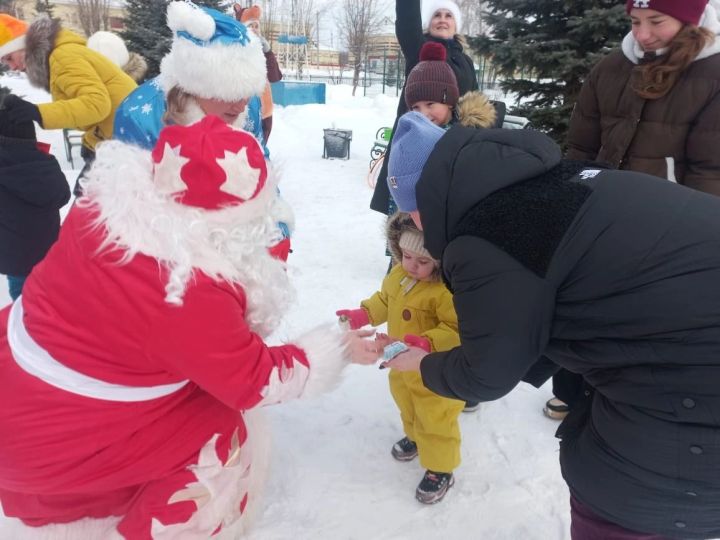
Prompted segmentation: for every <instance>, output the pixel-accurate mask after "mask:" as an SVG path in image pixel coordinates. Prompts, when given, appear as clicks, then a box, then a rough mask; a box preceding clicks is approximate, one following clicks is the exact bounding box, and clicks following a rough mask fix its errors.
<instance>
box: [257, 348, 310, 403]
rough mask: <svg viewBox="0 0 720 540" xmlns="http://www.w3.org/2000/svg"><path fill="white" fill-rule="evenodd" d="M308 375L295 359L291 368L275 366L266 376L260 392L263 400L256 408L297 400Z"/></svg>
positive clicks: (305, 367) (302, 365)
mask: <svg viewBox="0 0 720 540" xmlns="http://www.w3.org/2000/svg"><path fill="white" fill-rule="evenodd" d="M308 373H309V369H308V367H307V366H306V365H305V364H303V363H302V362H300V361H299V359H297V358H293V366H292V367H291V368H287V367H285V365H284V364H283V365H282V366H280V367H278V366H275V367H274V368H273V369H272V371H271V372H270V375H269V376H268V382H267V384H266V385H265V387H264V388H263V389H262V391H261V392H260V394H261V395H262V396H263V399H262V401H260V403H258V404H257V405H256V407H264V406H265V405H275V404H276V403H283V402H285V401H290V400H292V399H297V398H298V397H300V394H301V393H302V390H303V388H304V387H305V382H306V381H307V378H308Z"/></svg>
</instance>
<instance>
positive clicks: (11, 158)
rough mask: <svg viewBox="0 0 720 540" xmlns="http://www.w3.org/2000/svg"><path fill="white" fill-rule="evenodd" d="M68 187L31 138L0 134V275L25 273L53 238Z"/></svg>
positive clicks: (68, 195) (57, 228)
mask: <svg viewBox="0 0 720 540" xmlns="http://www.w3.org/2000/svg"><path fill="white" fill-rule="evenodd" d="M68 200H70V187H69V186H68V183H67V180H66V179H65V176H64V175H63V173H62V171H61V170H60V165H58V162H57V160H56V159H55V158H54V157H53V156H51V155H48V154H45V153H44V152H42V151H41V150H38V148H37V146H36V144H35V141H34V140H28V139H13V138H9V137H3V136H0V273H1V274H10V275H26V274H29V273H30V270H32V268H33V266H35V264H37V263H38V262H39V261H40V260H41V259H42V258H43V257H45V254H46V253H47V251H48V249H50V246H52V244H53V243H54V242H55V240H57V236H58V231H59V230H60V212H59V210H60V208H62V207H63V206H64V205H65V204H66V203H67V202H68Z"/></svg>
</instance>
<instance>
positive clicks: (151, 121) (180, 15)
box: [114, 2, 268, 156]
mask: <svg viewBox="0 0 720 540" xmlns="http://www.w3.org/2000/svg"><path fill="white" fill-rule="evenodd" d="M167 22H168V27H169V28H170V30H172V32H173V41H172V48H171V49H170V52H169V53H168V54H167V55H166V56H165V57H164V58H163V60H162V63H161V64H160V75H159V76H157V77H155V78H154V79H150V80H149V81H146V82H145V83H143V84H142V85H140V86H139V87H138V88H137V89H136V90H135V91H134V92H132V93H131V94H130V95H129V96H128V97H127V98H126V99H125V101H123V103H122V104H121V106H120V108H119V109H118V111H117V114H116V116H115V128H114V133H115V138H116V139H119V140H121V141H127V142H132V143H134V144H137V145H139V146H142V147H143V148H146V149H148V150H149V149H151V148H152V147H153V146H154V144H155V142H156V141H157V138H158V134H159V133H160V130H161V129H162V127H163V126H164V125H165V123H166V122H165V121H164V116H165V112H166V108H167V101H166V95H167V93H168V92H169V91H170V90H171V89H172V88H173V87H174V86H179V87H180V88H181V89H182V90H183V91H184V92H185V93H187V94H190V95H192V96H199V97H203V98H208V99H217V100H221V101H227V102H233V101H239V100H241V99H247V100H248V103H247V107H246V109H245V113H244V114H241V115H240V116H239V117H238V119H237V120H236V121H235V122H234V125H235V126H236V127H237V128H241V129H244V130H245V131H249V132H250V133H252V134H253V135H254V136H255V138H256V139H257V140H258V141H260V143H261V144H263V142H262V141H263V133H262V121H261V117H260V116H261V114H260V96H261V95H262V93H263V90H264V89H265V84H266V67H265V63H266V62H265V55H264V54H263V51H262V44H261V43H260V39H259V38H258V37H256V36H255V35H254V34H253V33H252V32H249V31H248V30H247V28H246V27H245V25H243V24H242V23H240V22H239V21H236V20H235V19H233V18H232V17H230V16H229V15H225V14H224V13H220V12H219V11H216V10H214V9H210V8H204V7H199V6H195V5H194V4H192V3H191V2H170V4H168V8H167ZM185 116H186V117H187V118H186V121H184V122H178V123H182V124H184V125H187V124H191V123H193V122H196V121H198V120H200V118H202V117H203V116H205V113H204V112H203V111H202V110H201V109H200V107H199V106H198V105H197V103H195V102H194V101H193V100H190V102H189V103H188V104H187V106H186V110H185ZM263 150H264V151H265V155H266V156H267V155H268V153H267V149H266V148H265V146H264V145H263Z"/></svg>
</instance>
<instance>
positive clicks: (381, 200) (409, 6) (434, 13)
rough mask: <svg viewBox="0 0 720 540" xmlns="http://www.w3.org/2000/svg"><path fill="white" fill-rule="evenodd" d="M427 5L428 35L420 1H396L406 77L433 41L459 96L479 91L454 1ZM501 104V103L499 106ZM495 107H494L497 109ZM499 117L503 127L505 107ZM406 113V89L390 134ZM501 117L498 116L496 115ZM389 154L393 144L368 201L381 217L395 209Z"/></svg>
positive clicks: (443, 0)
mask: <svg viewBox="0 0 720 540" xmlns="http://www.w3.org/2000/svg"><path fill="white" fill-rule="evenodd" d="M427 4H430V5H429V9H428V13H429V17H428V19H429V22H428V28H427V32H424V31H423V24H422V15H421V10H420V0H395V33H396V35H397V39H398V42H399V43H400V49H401V50H402V53H403V56H404V57H405V77H406V78H407V76H408V75H409V73H410V72H411V71H412V68H414V67H415V66H416V65H417V64H418V62H419V61H420V49H421V48H422V46H423V44H424V43H425V42H427V41H435V42H437V43H441V44H442V45H444V46H445V47H446V49H447V60H446V61H447V63H448V64H449V65H450V67H451V68H452V70H453V73H455V78H456V79H457V83H458V89H459V90H460V95H461V96H462V95H463V94H466V93H467V92H470V91H472V90H477V89H478V82H477V77H476V75H475V65H474V64H473V61H472V59H471V58H470V57H469V56H468V55H466V54H465V53H464V52H463V46H462V43H461V41H462V39H461V37H460V30H461V24H462V18H461V14H460V8H458V6H457V4H455V2H451V1H449V0H435V1H432V2H426V5H427ZM500 105H502V104H500ZM497 108H498V107H497V106H496V109H497ZM502 109H503V110H502V111H500V112H502V115H501V118H500V119H499V121H500V125H502V118H503V117H504V116H505V114H504V105H502ZM406 112H407V105H406V104H405V89H404V88H403V91H402V93H401V94H400V101H399V102H398V108H397V117H396V119H395V123H394V124H393V132H394V131H395V128H396V127H397V119H398V118H400V117H401V116H402V115H403V114H405V113H406ZM499 116H500V115H499ZM391 151H392V141H391V142H390V144H389V145H388V148H387V151H386V153H385V159H384V160H383V165H382V168H381V169H380V174H379V175H378V180H377V183H376V184H375V192H374V193H373V197H372V200H371V201H370V208H372V209H373V210H376V211H378V212H382V213H383V214H387V215H390V214H392V213H393V212H394V208H392V207H391V206H390V204H392V203H391V198H390V194H389V193H388V188H387V183H386V179H387V164H388V161H389V156H390V152H391Z"/></svg>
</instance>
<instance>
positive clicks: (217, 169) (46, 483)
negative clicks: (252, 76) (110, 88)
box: [0, 116, 348, 540]
mask: <svg viewBox="0 0 720 540" xmlns="http://www.w3.org/2000/svg"><path fill="white" fill-rule="evenodd" d="M84 190H85V191H84V192H85V197H83V198H82V199H80V200H79V201H78V203H77V204H76V205H75V206H74V207H73V208H72V210H71V211H70V213H69V215H68V217H67V219H66V221H65V223H64V225H63V227H62V230H61V232H60V237H59V239H58V242H57V243H56V244H55V245H54V247H53V248H52V249H51V251H50V252H49V254H48V256H47V258H46V259H45V260H44V261H43V262H41V263H40V264H39V265H38V266H36V267H35V269H34V271H33V273H32V274H31V276H30V277H29V279H28V281H27V283H26V284H25V289H24V291H23V294H22V296H21V297H20V298H19V299H18V300H17V301H16V302H15V303H14V304H12V305H11V306H9V307H7V308H5V309H4V310H3V311H2V312H0V329H1V330H0V332H2V335H1V336H0V386H1V388H0V441H2V442H1V443H0V501H1V502H2V506H3V511H4V513H5V515H6V516H10V517H18V518H20V519H21V520H22V522H23V523H24V524H25V525H26V527H25V529H24V530H23V532H22V538H52V539H59V538H72V539H80V538H82V539H83V540H87V539H93V538H97V539H102V540H106V539H108V538H116V537H122V538H127V539H131V540H136V539H140V540H144V539H149V538H154V539H165V538H169V539H173V540H178V539H185V538H188V539H190V538H193V539H194V538H209V537H211V536H213V535H217V537H230V538H236V537H237V536H236V535H237V533H238V529H239V528H241V527H242V526H243V519H244V516H245V515H246V512H247V504H248V500H249V499H252V497H253V495H254V493H255V492H254V491H253V489H252V487H251V486H252V484H253V482H255V475H256V474H257V473H258V471H257V467H256V466H255V461H254V460H256V458H257V457H262V455H261V453H262V454H264V453H265V450H264V449H261V450H258V449H257V448H256V447H254V443H253V440H254V435H255V433H253V431H252V430H251V429H250V428H249V426H248V423H247V422H246V418H247V415H248V414H249V411H251V410H252V409H255V408H257V407H260V406H263V405H267V404H272V403H278V402H281V401H285V400H288V399H293V398H297V397H305V396H309V395H316V394H318V393H319V392H321V391H323V390H326V389H328V388H329V387H331V386H333V385H334V383H335V381H336V380H337V379H338V377H339V374H340V371H341V370H342V368H343V367H344V366H345V365H346V364H347V363H348V358H347V356H348V355H347V347H346V346H345V343H346V342H345V336H344V335H341V334H339V333H338V331H337V330H333V329H331V328H328V327H321V328H318V329H315V330H313V331H311V332H309V333H308V334H306V335H304V336H302V337H300V338H298V339H297V340H296V341H295V342H294V343H293V344H288V345H283V346H277V347H270V346H268V345H266V344H265V343H264V342H263V338H264V337H265V336H267V335H268V334H269V333H270V332H271V331H272V330H273V329H274V328H275V327H276V324H277V323H278V321H279V320H280V318H281V317H282V315H283V313H284V312H285V308H286V306H287V304H288V302H289V300H290V299H291V296H292V293H291V287H290V284H289V281H288V277H287V274H286V272H285V268H284V265H283V263H282V262H280V261H278V260H276V259H274V258H273V257H271V255H270V254H269V252H268V248H269V247H271V246H273V245H274V244H275V243H276V242H277V240H278V238H279V234H280V233H279V231H278V228H277V225H276V221H277V220H276V219H275V218H274V216H272V212H271V208H272V206H273V201H274V199H275V197H276V190H275V183H274V180H273V175H272V174H271V171H269V170H268V167H267V165H266V162H265V160H264V158H263V152H262V149H261V148H260V146H259V144H258V142H257V141H256V140H255V139H254V138H253V136H252V135H250V134H249V133H247V132H243V131H234V130H232V129H231V128H229V127H227V126H226V125H225V124H224V123H223V122H222V121H220V120H219V119H217V118H216V117H212V116H209V117H206V118H205V119H203V120H202V121H201V122H199V123H198V124H195V125H193V126H189V127H184V126H171V127H168V128H166V129H165V130H164V131H163V132H162V133H161V136H160V139H159V141H158V144H157V146H156V147H155V148H154V150H153V151H152V153H150V152H148V151H145V150H141V149H139V148H137V147H132V146H129V145H126V144H125V143H122V142H118V141H110V142H108V143H105V144H103V145H102V147H101V148H99V151H98V155H97V161H96V163H95V165H94V167H93V170H92V173H91V174H90V176H89V177H88V178H87V180H86V181H85V183H84Z"/></svg>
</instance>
